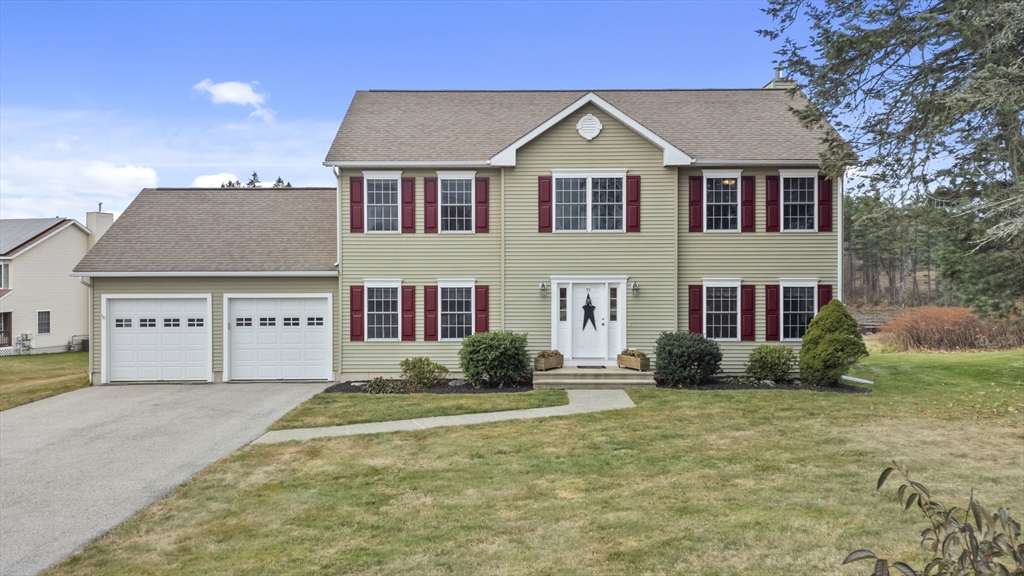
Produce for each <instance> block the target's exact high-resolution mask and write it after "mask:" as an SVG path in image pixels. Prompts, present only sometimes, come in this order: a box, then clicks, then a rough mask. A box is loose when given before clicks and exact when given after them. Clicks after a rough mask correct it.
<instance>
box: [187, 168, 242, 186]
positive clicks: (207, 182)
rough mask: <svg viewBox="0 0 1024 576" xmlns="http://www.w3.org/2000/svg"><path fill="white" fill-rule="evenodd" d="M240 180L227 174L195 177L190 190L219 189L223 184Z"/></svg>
mask: <svg viewBox="0 0 1024 576" xmlns="http://www.w3.org/2000/svg"><path fill="white" fill-rule="evenodd" d="M236 180H241V179H240V178H239V177H238V176H235V175H234V174H231V173H229V172H221V173H220V174H207V175H204V176H196V178H195V180H193V181H192V184H191V187H192V188H220V185H221V184H223V183H225V182H234V181H236Z"/></svg>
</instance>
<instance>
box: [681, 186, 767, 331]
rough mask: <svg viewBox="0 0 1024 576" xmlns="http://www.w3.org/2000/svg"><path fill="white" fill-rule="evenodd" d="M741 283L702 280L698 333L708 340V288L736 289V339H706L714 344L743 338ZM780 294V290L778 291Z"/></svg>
mask: <svg viewBox="0 0 1024 576" xmlns="http://www.w3.org/2000/svg"><path fill="white" fill-rule="evenodd" d="M712 178H721V176H712ZM742 283H743V279H742V278H704V279H703V284H704V288H703V289H702V290H701V291H700V297H701V303H700V307H701V315H700V333H701V334H703V335H704V337H705V338H708V335H707V334H708V288H735V289H736V337H735V338H708V339H709V340H714V341H715V342H739V341H740V338H741V337H742V336H743V334H742V333H741V330H742V326H740V320H741V318H740V314H741V313H742V310H740V305H741V302H740V298H741V295H740V285H741V284H742ZM780 292H781V290H780Z"/></svg>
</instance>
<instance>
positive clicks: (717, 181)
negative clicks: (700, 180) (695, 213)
mask: <svg viewBox="0 0 1024 576" xmlns="http://www.w3.org/2000/svg"><path fill="white" fill-rule="evenodd" d="M704 214H705V216H704V231H705V232H728V231H733V232H735V231H738V230H739V229H740V173H739V172H737V171H728V172H724V171H721V170H705V171H704Z"/></svg>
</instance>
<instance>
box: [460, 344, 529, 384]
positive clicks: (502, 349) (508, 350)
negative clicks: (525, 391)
mask: <svg viewBox="0 0 1024 576" xmlns="http://www.w3.org/2000/svg"><path fill="white" fill-rule="evenodd" d="M459 366H461V367H462V373H463V375H464V377H465V378H466V380H467V381H468V382H469V383H470V384H472V385H473V386H475V387H477V388H479V387H481V386H485V385H486V386H492V387H498V388H503V387H505V386H512V385H514V384H516V383H518V382H519V381H521V380H522V379H523V378H525V377H526V376H527V375H528V374H529V373H530V355H529V354H528V353H527V352H526V334H516V333H515V332H480V333H479V334H473V335H472V336H469V337H467V338H466V339H465V340H463V341H462V349H460V350H459Z"/></svg>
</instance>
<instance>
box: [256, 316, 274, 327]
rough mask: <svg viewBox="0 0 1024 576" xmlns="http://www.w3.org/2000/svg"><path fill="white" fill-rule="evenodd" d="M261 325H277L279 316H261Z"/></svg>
mask: <svg viewBox="0 0 1024 576" xmlns="http://www.w3.org/2000/svg"><path fill="white" fill-rule="evenodd" d="M260 326H277V318H260Z"/></svg>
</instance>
